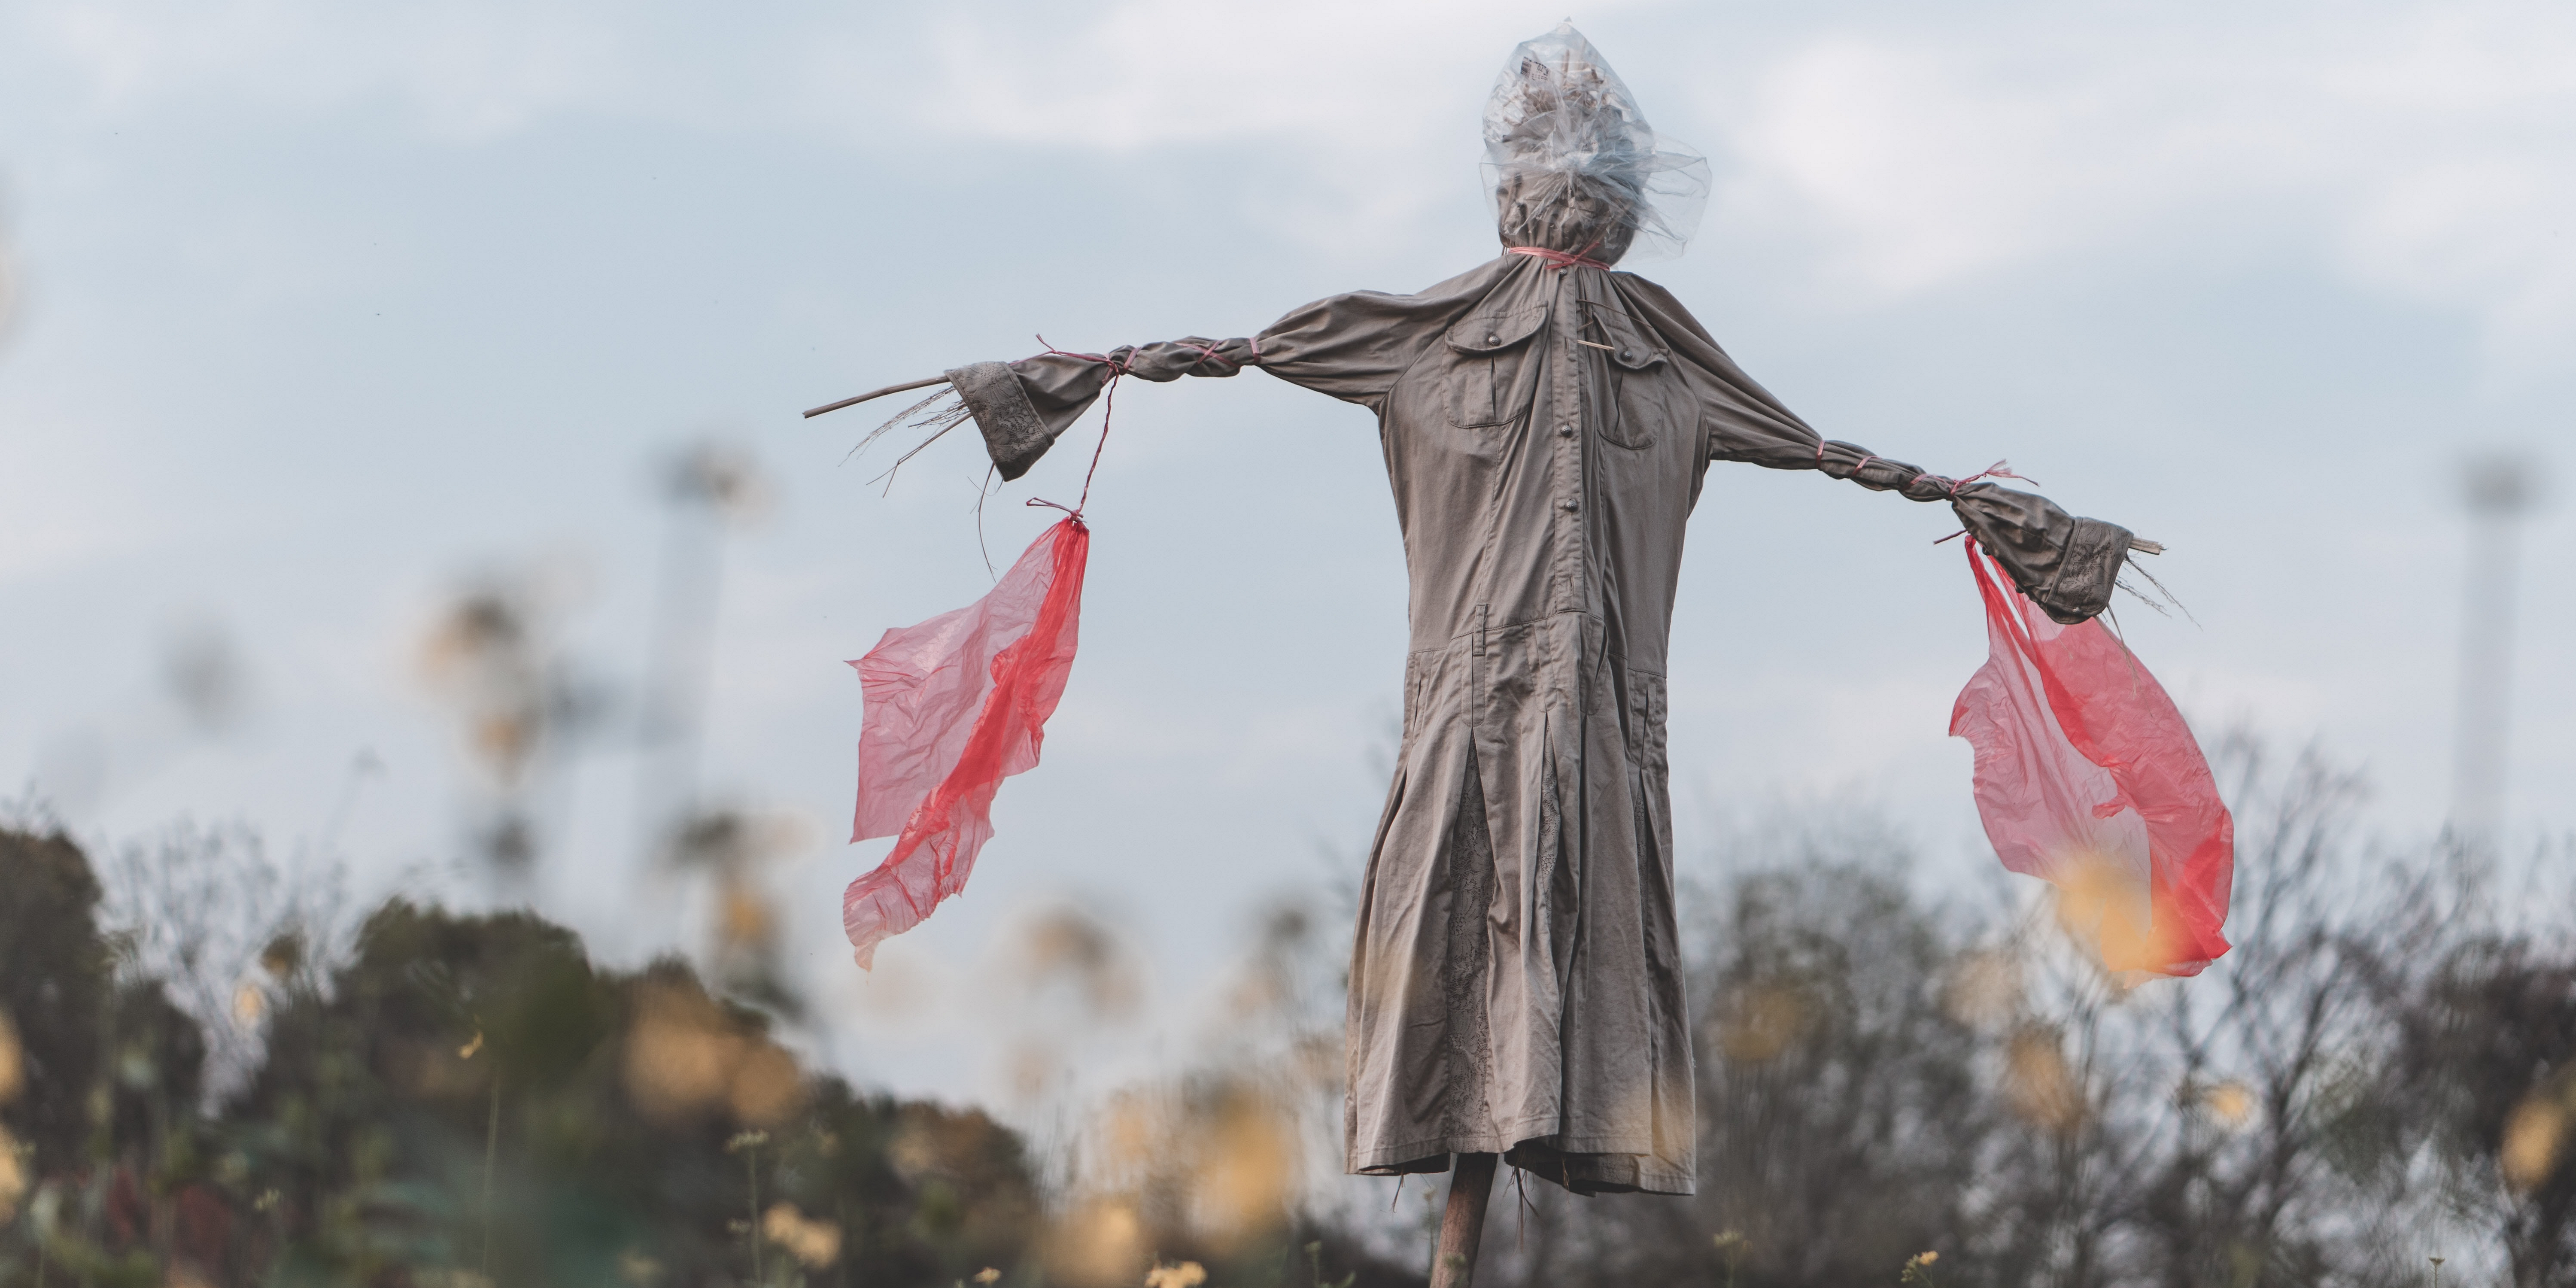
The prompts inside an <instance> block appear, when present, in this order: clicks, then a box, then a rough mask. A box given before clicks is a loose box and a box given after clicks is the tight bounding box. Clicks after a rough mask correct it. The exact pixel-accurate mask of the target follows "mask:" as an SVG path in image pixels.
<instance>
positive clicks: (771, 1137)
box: [0, 832, 1040, 1286]
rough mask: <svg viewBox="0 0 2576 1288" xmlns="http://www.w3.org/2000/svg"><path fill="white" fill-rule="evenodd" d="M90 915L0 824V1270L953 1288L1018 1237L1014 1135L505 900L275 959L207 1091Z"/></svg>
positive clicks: (47, 845) (1028, 1224)
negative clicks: (878, 1089) (887, 1082)
mask: <svg viewBox="0 0 2576 1288" xmlns="http://www.w3.org/2000/svg"><path fill="white" fill-rule="evenodd" d="M99 903H100V890H99V885H98V882H97V880H96V879H95V877H94V876H93V875H92V874H91V872H90V868H89V864H88V862H87V860H86V858H85V856H83V855H82V853H81V852H80V850H79V849H78V848H77V847H76V846H74V845H73V844H72V843H71V842H70V841H68V840H66V839H64V838H63V837H60V836H38V835H28V834H24V833H14V832H13V833H0V1013H5V1016H6V1021H5V1023H6V1025H7V1029H6V1032H5V1041H4V1042H0V1045H5V1050H6V1053H7V1055H6V1059H5V1060H0V1129H5V1130H6V1132H7V1133H8V1139H7V1140H6V1141H5V1142H0V1145H5V1146H6V1148H0V1157H5V1158H8V1159H10V1160H12V1162H11V1165H10V1166H9V1167H8V1168H5V1169H0V1284H7V1285H17V1284H33V1283H36V1282H38V1281H39V1280H40V1279H45V1278H47V1277H50V1280H49V1281H50V1282H53V1283H57V1284H62V1283H88V1284H98V1285H112V1284H137V1285H141V1284H152V1285H163V1284H205V1285H227V1284H270V1283H274V1284H308V1283H309V1284H333V1285H340V1284H366V1285H377V1284H382V1285H469V1284H473V1285H480V1284H524V1285H549V1286H551V1285H582V1284H675V1285H677V1284H716V1283H764V1284H791V1283H799V1282H804V1283H813V1284H837V1283H843V1282H865V1283H868V1284H896V1285H910V1284H925V1285H927V1284H938V1285H947V1284H951V1283H954V1282H957V1281H960V1280H963V1279H966V1278H968V1277H971V1276H973V1275H975V1274H976V1273H977V1272H978V1271H980V1270H982V1269H983V1268H985V1267H1000V1268H1012V1267H1018V1266H1021V1265H1022V1264H1023V1263H1024V1262H1025V1261H1026V1260H1027V1255H1028V1253H1029V1251H1030V1249H1031V1247H1032V1245H1033V1240H1034V1239H1035V1232H1036V1229H1037V1223H1038V1219H1039V1215H1040V1209H1039V1203H1038V1196H1037V1193H1036V1190H1035V1187H1034V1186H1033V1184H1032V1181H1031V1179H1030V1171H1029V1168H1028V1165H1027V1160H1026V1159H1025V1158H1024V1157H1023V1155H1022V1149H1021V1145H1020V1142H1019V1140H1018V1138H1017V1137H1016V1136H1014V1135H1013V1134H1012V1133H1011V1132H1009V1131H1007V1130H1005V1129H1003V1128H1002V1127H1000V1126H998V1125H996V1124H995V1123H994V1122H992V1121H991V1120H990V1119H988V1118H986V1117H985V1116H984V1115H982V1114H980V1113H976V1112H973V1111H961V1110H950V1109H944V1108H941V1107H939V1106H935V1105H929V1104H921V1103H905V1102H898V1101H895V1100H892V1099H889V1098H885V1097H866V1096H861V1095H858V1094H855V1093H854V1092H852V1091H851V1089H850V1088H848V1087H847V1086H845V1085H844V1084H842V1083H841V1082H839V1081H838V1080H836V1079H832V1078H819V1077H814V1076H812V1075H810V1074H809V1073H808V1072H807V1071H805V1070H804V1069H803V1068H802V1067H801V1066H800V1064H799V1062H798V1061H797V1059H796V1057H795V1056H794V1055H793V1054H791V1053H790V1052H789V1051H788V1050H787V1049H786V1048H785V1047H784V1046H782V1045H781V1044H780V1043H779V1042H778V1041H777V1040H776V1039H775V1038H774V1037H773V1036H772V1035H771V1033H770V1031H769V1024H768V1021H767V1020H766V1019H765V1018H764V1017H763V1016H762V1015H761V1014H760V1013H758V1012H754V1011H751V1010H747V1009H745V1008H743V1007H740V1006H738V1005H735V1004H732V1003H729V1002H726V1001H724V1000H721V999H719V998H716V997H713V996H711V995H709V994H708V992H707V991H706V990H705V989H704V988H703V987H702V986H701V985H700V983H699V981H698V980H697V978H696V977H695V976H694V974H693V973H692V972H691V971H690V970H689V968H688V967H686V966H685V965H682V964H680V963H678V962H676V961H664V962H659V963H656V964H655V965H653V966H651V967H649V968H647V969H645V970H643V971H640V972H634V973H620V972H615V971H606V970H601V969H599V968H597V967H596V966H594V965H593V964H592V963H591V962H590V961H589V960H588V958H587V957H586V955H585V954H584V953H583V950H582V946H581V944H580V942H579V940H578V939H577V938H575V937H574V936H573V935H572V933H571V932H569V931H566V930H564V929H563V928H561V927H558V926H554V925H551V924H549V923H547V922H545V921H543V920H541V919H539V918H537V917H535V916H531V915H528V914H524V913H510V914H502V915H497V916H461V915H457V914H453V913H449V912H445V911H441V910H438V909H435V908H425V907H420V906H416V905H413V904H410V903H406V902H401V901H396V902H393V903H389V904H387V905H385V906H383V907H381V908H379V909H377V910H376V911H375V912H374V914H373V915H371V916H370V917H369V918H368V919H367V920H366V921H365V923H364V925H363V926H362V927H361V928H360V929H359V930H358V932H357V934H356V935H355V937H354V945H353V947H352V949H351V951H350V952H349V953H348V955H347V957H346V959H345V960H343V961H339V962H336V963H330V964H328V968H327V969H308V968H306V966H307V965H308V963H302V962H298V961H295V960H293V959H295V958H297V957H299V956H301V955H302V954H303V953H305V952H306V951H307V946H306V945H302V944H299V943H298V942H296V941H295V940H293V939H292V938H281V939H279V940H277V941H274V942H272V943H271V945H270V949H269V953H268V966H269V967H270V968H271V969H273V970H274V972H275V974H276V976H277V977H278V979H279V981H280V983H279V985H278V987H277V988H276V996H275V998H274V1000H273V1001H272V1002H271V1003H270V1004H269V1005H268V1006H267V1007H266V1008H264V1023H265V1026H266V1036H267V1041H266V1046H265V1051H264V1054H263V1056H262V1057H261V1058H260V1061H259V1063H258V1065H257V1067H256V1068H255V1069H254V1070H253V1071H252V1072H251V1074H250V1076H249V1078H248V1079H247V1081H246V1083H245V1085H244V1086H243V1087H242V1088H241V1089H240V1090H239V1091H238V1092H237V1093H235V1094H233V1095H231V1096H229V1097H227V1098H225V1099H223V1100H222V1101H221V1102H220V1103H217V1104H213V1105H206V1104H204V1103H202V1101H203V1097H202V1096H201V1094H200V1090H201V1089H200V1086H199V1082H198V1079H199V1076H200V1073H201V1070H202V1066H203V1062H204V1052H205V1046H204V1040H203V1037H202V1032H201V1030H200V1028H199V1025H198V1022H197V1021H196V1020H195V1019H192V1018H191V1017H190V1016H189V1015H188V1014H187V1013H185V1012H183V1011H182V1010H180V1009H179V1008H178V1007H176V1006H174V1005H172V1004H171V1003H170V1002H169V1000H168V999H167V997H166V996H165V995H164V993H163V991H162V986H161V984H160V982H159V981H156V980H154V979H151V978H149V977H148V976H144V975H141V974H139V973H136V972H132V971H120V968H119V962H120V936H118V935H115V934H110V933H103V932H102V930H101V928H100V926H99V925H98V919H97V909H98V906H99ZM12 1070H14V1071H15V1072H14V1073H12V1072H11V1071H12ZM854 1265H855V1266H863V1267H864V1271H863V1272H860V1273H853V1266H854Z"/></svg>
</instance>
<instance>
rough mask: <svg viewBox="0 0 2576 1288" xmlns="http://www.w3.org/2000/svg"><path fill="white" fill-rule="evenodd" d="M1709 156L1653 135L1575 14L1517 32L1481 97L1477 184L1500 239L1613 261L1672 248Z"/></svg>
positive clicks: (1702, 196)
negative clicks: (1549, 26) (1519, 36)
mask: <svg viewBox="0 0 2576 1288" xmlns="http://www.w3.org/2000/svg"><path fill="white" fill-rule="evenodd" d="M1708 187H1709V176H1708V159H1707V158H1705V157H1703V156H1701V155H1700V154H1699V153H1698V152H1696V151H1693V150H1692V149H1691V148H1690V147H1689V146H1687V145H1685V144H1682V143H1679V142H1676V141H1674V140H1672V139H1667V138H1663V137H1661V136H1659V135H1657V134H1656V133H1655V131H1654V129H1653V127H1651V126H1649V125H1647V124H1646V118H1645V116H1644V114H1643V113H1640V112H1639V111H1638V110H1637V100H1636V98H1635V96H1634V95H1631V94H1630V93H1629V92H1628V87H1627V85H1626V84H1624V83H1622V82H1621V81H1620V79H1619V74H1618V73H1616V72H1614V71H1611V70H1610V65H1609V64H1608V63H1606V62H1604V61H1602V59H1601V53H1600V51H1599V50H1596V49H1594V48H1593V47H1592V42H1591V41H1588V40H1585V39H1584V38H1583V33H1581V32H1579V31H1576V30H1575V29H1574V24H1572V23H1570V22H1569V23H1565V24H1563V25H1561V26H1559V27H1558V28H1557V29H1556V30H1554V31H1551V32H1549V33H1547V34H1546V35H1544V36H1540V37H1538V38H1536V39H1534V40H1526V41H1523V42H1521V46H1520V48H1518V49H1515V50H1513V51H1512V60H1511V62H1510V63H1508V64H1506V65H1505V66H1504V68H1503V74H1502V78H1501V79H1500V80H1497V81H1496V82H1495V83H1494V96H1493V98H1492V99H1491V100H1489V101H1488V102H1487V103H1486V104H1485V193H1486V196H1487V198H1488V199H1489V200H1490V201H1491V202H1492V203H1493V207H1494V218H1495V222H1496V224H1497V225H1498V227H1499V230H1500V231H1501V233H1502V238H1503V244H1504V245H1505V246H1536V247H1540V248H1543V249H1546V250H1555V251H1565V252H1568V253H1570V254H1577V255H1581V256H1583V257H1585V258H1587V259H1596V260H1599V261H1601V262H1602V263H1605V264H1616V263H1618V262H1619V261H1620V260H1621V259H1623V258H1624V259H1668V258H1671V257H1673V256H1676V255H1679V254H1681V252H1682V247H1683V246H1684V245H1685V244H1687V243H1688V242H1689V241H1690V237H1691V233H1692V232H1694V231H1696V230H1697V229H1698V227H1699V217H1700V213H1701V211H1703V210H1704V209H1706V208H1707V206H1708Z"/></svg>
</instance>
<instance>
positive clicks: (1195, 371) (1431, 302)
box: [947, 261, 1515, 479]
mask: <svg viewBox="0 0 2576 1288" xmlns="http://www.w3.org/2000/svg"><path fill="white" fill-rule="evenodd" d="M1514 266H1515V265H1513V264H1511V263H1506V262H1502V261H1496V262H1494V263H1491V264H1486V265H1483V266H1481V267H1479V268H1477V269H1475V270H1473V271H1470V272H1467V273H1463V274H1460V275H1459V276H1457V277H1453V278H1451V279H1449V280H1448V281H1446V282H1442V283H1440V284H1439V285H1438V286H1434V287H1432V288H1431V289H1429V290H1427V291H1423V292H1421V293H1420V294H1417V295H1389V294H1386V293H1384V292H1380V291H1354V292H1351V293H1350V294H1347V295H1335V296H1332V297H1330V298H1327V299H1322V300H1317V301H1315V302H1314V303H1312V304H1309V305H1307V306H1305V307H1304V308H1300V309H1295V310H1292V311H1290V312H1289V314H1288V315H1287V316H1286V317H1283V318H1281V319H1279V320H1278V321H1277V322H1274V323H1272V324H1270V327H1269V329H1267V330H1265V331H1263V332H1262V333H1261V334H1259V335H1257V336H1249V337H1244V338H1239V339H1233V340H1206V339H1201V338H1199V337H1197V336H1186V337H1183V338H1182V339H1178V340H1167V341H1163V342H1160V343H1156V344H1143V345H1122V346H1120V347H1118V348H1115V349H1112V350H1110V351H1109V352H1107V353H1100V354H1080V353H1042V354H1039V355H1037V356H1036V357H1033V358H1022V359H1020V360H1019V361H1017V362H978V363H974V364H972V365H970V366H964V367H959V368H957V369H956V370H953V371H950V372H948V373H947V375H948V381H949V383H950V384H951V385H953V386H955V388H956V390H957V394H958V397H959V398H960V399H961V400H962V401H963V402H964V403H965V405H966V408H967V410H968V411H969V412H970V413H972V414H973V416H974V418H975V426H976V428H977V429H979V430H981V431H983V435H984V447H985V450H986V451H987V452H988V453H989V454H990V455H991V456H992V458H993V466H994V468H995V469H996V470H998V471H1000V473H1001V475H1002V477H1003V478H1006V479H1015V478H1018V477H1019V476H1021V475H1022V474H1025V473H1027V472H1028V470H1029V467H1030V466H1032V465H1035V464H1037V462H1038V458H1039V457H1041V456H1044V455H1046V451H1047V449H1048V448H1049V447H1051V446H1053V445H1054V444H1055V440H1056V439H1057V437H1059V436H1060V435H1062V434H1063V433H1064V432H1065V431H1066V430H1068V429H1071V428H1072V427H1073V422H1074V421H1076V420H1078V419H1080V418H1081V416H1082V413H1083V412H1085V411H1087V410H1089V409H1090V407H1091V404H1092V403H1093V402H1094V401H1095V400H1097V399H1098V398H1099V397H1100V391H1101V390H1103V389H1105V388H1107V387H1108V385H1109V380H1110V377H1111V376H1113V375H1120V374H1123V375H1128V376H1134V377H1135V378H1137V379H1139V380H1151V381H1155V382H1157V383H1160V382H1162V381H1167V380H1178V379H1179V378H1181V377H1182V376H1231V375H1233V374H1235V373H1236V372H1238V371H1241V370H1243V369H1244V368H1245V367H1259V368H1261V369H1262V370H1264V371H1267V372H1269V373H1270V374H1272V375H1274V376H1277V377H1279V378H1280V379H1282V380H1285V381H1287V382H1289V383H1290V384H1293V385H1299V386H1302V387H1304V388H1307V389H1312V390H1314V391H1316V392H1317V393H1323V394H1330V395H1332V396H1333V397H1335V398H1339V399H1341V400H1343V401H1345V402H1354V403H1359V404H1361V405H1362V406H1365V407H1367V408H1369V409H1370V410H1372V411H1383V410H1384V408H1385V404H1386V396H1387V393H1388V392H1389V391H1390V390H1392V389H1394V388H1395V382H1396V380H1397V378H1398V377H1401V376H1402V375H1403V374H1404V372H1405V369H1406V368H1408V367H1410V366H1412V365H1413V363H1414V361H1415V360H1416V359H1418V358H1420V357H1421V356H1422V355H1423V353H1424V352H1425V351H1427V350H1429V349H1430V348H1431V347H1432V346H1433V345H1435V344H1437V343H1439V340H1440V336H1441V334H1442V333H1443V332H1445V331H1446V330H1447V329H1448V328H1449V325H1450V324H1451V323H1453V322H1455V321H1457V320H1458V319H1459V318H1460V317H1462V316H1464V315H1465V314H1466V312H1467V311H1468V310H1469V309H1472V308H1474V307H1475V306H1476V305H1477V303H1478V302H1480V301H1481V300H1483V299H1484V297H1485V295H1486V294H1487V293H1489V292H1490V291H1491V290H1492V289H1493V286H1494V283H1495V282H1497V281H1499V280H1500V279H1501V277H1502V275H1503V273H1504V272H1505V271H1507V270H1508V269H1510V268H1512V267H1514Z"/></svg>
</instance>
